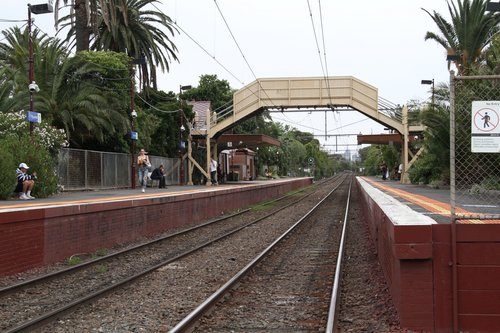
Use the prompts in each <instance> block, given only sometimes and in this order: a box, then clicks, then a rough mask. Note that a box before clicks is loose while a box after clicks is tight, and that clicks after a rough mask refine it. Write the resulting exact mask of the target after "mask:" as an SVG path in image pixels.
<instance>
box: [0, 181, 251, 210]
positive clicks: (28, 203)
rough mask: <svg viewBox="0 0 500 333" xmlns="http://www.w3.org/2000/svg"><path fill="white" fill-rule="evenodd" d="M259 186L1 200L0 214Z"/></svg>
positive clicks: (74, 193)
mask: <svg viewBox="0 0 500 333" xmlns="http://www.w3.org/2000/svg"><path fill="white" fill-rule="evenodd" d="M252 184H253V185H255V184H259V182H258V181H252V182H238V183H227V184H220V185H217V186H205V185H193V186H188V185H186V186H179V185H174V186H167V188H165V189H159V188H151V187H148V188H147V189H146V192H145V193H142V192H141V188H140V187H138V188H136V189H134V190H132V189H111V190H99V191H69V192H63V193H60V194H56V195H53V196H50V197H49V198H42V199H35V200H20V199H12V200H1V201H0V213H2V212H5V211H11V210H19V209H30V208H41V207H50V206H61V205H71V204H85V203H89V204H90V203H99V202H110V201H122V200H140V199H146V198H147V199H150V198H154V197H165V196H176V195H182V194H188V193H196V192H202V191H203V192H205V191H219V190H223V189H227V188H234V187H235V186H245V185H252Z"/></svg>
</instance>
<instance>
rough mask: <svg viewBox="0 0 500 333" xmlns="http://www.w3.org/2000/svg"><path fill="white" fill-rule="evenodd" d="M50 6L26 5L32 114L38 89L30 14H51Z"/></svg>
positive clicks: (31, 129) (30, 106)
mask: <svg viewBox="0 0 500 333" xmlns="http://www.w3.org/2000/svg"><path fill="white" fill-rule="evenodd" d="M52 12H53V10H52V4H51V3H47V4H39V5H31V4H28V57H29V58H28V67H29V69H28V81H29V83H28V90H29V93H30V103H29V111H30V112H33V109H34V108H35V106H34V104H35V101H34V99H33V94H34V93H35V92H38V91H39V90H40V89H39V88H38V85H37V84H36V83H35V64H34V60H33V38H32V36H31V27H32V25H33V23H32V22H33V21H32V19H31V13H33V14H47V13H52ZM33 129H34V122H33V121H31V120H30V136H32V135H33Z"/></svg>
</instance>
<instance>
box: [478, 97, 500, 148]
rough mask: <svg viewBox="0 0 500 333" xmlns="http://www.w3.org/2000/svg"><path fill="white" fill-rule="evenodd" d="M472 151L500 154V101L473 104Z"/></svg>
mask: <svg viewBox="0 0 500 333" xmlns="http://www.w3.org/2000/svg"><path fill="white" fill-rule="evenodd" d="M471 116H472V120H471V127H472V128H471V133H472V137H471V151H472V152H473V153H500V126H499V120H500V101H475V102H472V113H471Z"/></svg>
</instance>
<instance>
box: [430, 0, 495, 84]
mask: <svg viewBox="0 0 500 333" xmlns="http://www.w3.org/2000/svg"><path fill="white" fill-rule="evenodd" d="M487 2H488V1H487V0H458V1H457V3H456V4H455V3H454V2H451V1H448V10H449V13H450V16H451V21H450V22H449V21H447V20H446V19H445V18H444V17H443V16H442V15H441V14H440V13H437V12H436V11H433V12H432V14H431V13H430V12H429V11H428V10H426V9H423V8H422V9H423V10H424V11H425V12H426V13H427V14H429V16H430V17H431V18H432V20H433V21H434V23H436V26H437V28H438V29H439V32H440V34H437V33H434V32H427V34H426V35H425V40H429V39H431V40H434V41H436V42H437V43H439V44H440V45H441V46H443V47H444V48H445V49H446V51H447V52H448V54H450V55H457V56H459V59H458V60H455V61H454V63H455V65H456V67H457V69H458V71H459V74H461V75H465V74H467V73H469V72H470V70H471V69H472V68H473V67H474V66H475V65H477V64H478V63H479V61H478V60H479V59H480V57H481V53H482V52H483V51H484V50H485V49H486V48H487V46H488V45H489V44H490V42H491V38H492V37H493V36H494V35H495V34H498V32H499V31H500V27H499V24H500V13H499V12H496V13H495V12H488V11H486V4H487Z"/></svg>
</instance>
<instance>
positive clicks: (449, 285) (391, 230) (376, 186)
mask: <svg viewBox="0 0 500 333" xmlns="http://www.w3.org/2000/svg"><path fill="white" fill-rule="evenodd" d="M357 185H358V189H359V190H360V193H361V200H362V206H363V209H364V216H365V219H366V223H367V225H368V227H369V230H370V234H371V238H372V240H373V243H374V246H375V250H376V252H377V256H378V259H379V262H380V264H381V267H382V269H383V271H384V275H385V278H386V281H387V284H388V287H389V289H390V291H391V295H392V298H393V302H394V305H395V307H396V309H397V310H398V314H399V318H400V324H401V326H402V327H404V328H406V329H408V330H409V331H411V332H500V284H499V283H498V281H499V279H500V221H498V220H458V221H457V222H456V223H451V222H452V219H451V215H450V190H449V189H432V188H429V187H425V186H418V185H403V184H401V183H399V182H397V181H390V180H387V181H383V180H381V179H380V178H376V177H357ZM498 204H500V202H499V203H498ZM456 206H457V213H467V212H473V213H478V214H494V213H496V214H498V211H499V208H498V206H495V205H483V203H482V202H480V201H478V200H477V199H475V198H474V197H473V196H469V197H463V198H461V202H457V205H456Z"/></svg>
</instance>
